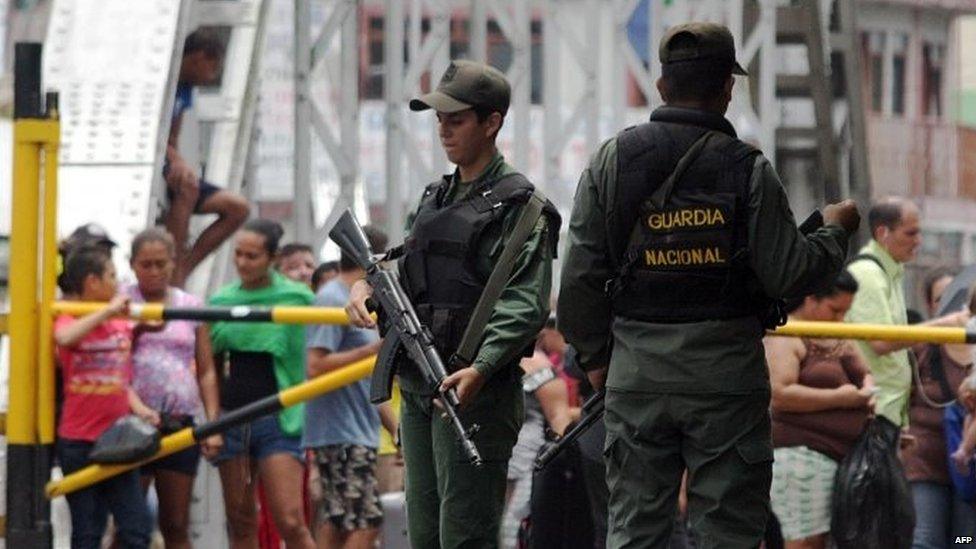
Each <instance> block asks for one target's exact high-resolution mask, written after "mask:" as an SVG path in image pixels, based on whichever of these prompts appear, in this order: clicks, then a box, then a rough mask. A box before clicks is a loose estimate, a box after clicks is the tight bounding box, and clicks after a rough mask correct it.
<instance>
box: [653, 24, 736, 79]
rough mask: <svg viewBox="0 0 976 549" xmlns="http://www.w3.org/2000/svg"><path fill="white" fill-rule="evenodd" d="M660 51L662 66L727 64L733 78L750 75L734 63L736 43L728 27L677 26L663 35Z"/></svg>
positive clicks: (714, 25)
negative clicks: (703, 62)
mask: <svg viewBox="0 0 976 549" xmlns="http://www.w3.org/2000/svg"><path fill="white" fill-rule="evenodd" d="M675 39H679V40H675ZM660 50H661V51H660V55H661V64H662V65H667V64H670V63H681V62H683V61H728V63H729V65H731V66H732V74H740V75H743V76H745V75H747V74H748V73H747V72H746V70H745V69H743V68H742V65H740V64H739V62H738V61H736V60H735V40H733V39H732V33H731V32H729V29H728V28H727V27H726V26H725V25H717V24H715V23H684V24H682V25H675V26H673V27H671V28H669V29H668V30H667V31H666V32H665V33H664V38H662V39H661V48H660Z"/></svg>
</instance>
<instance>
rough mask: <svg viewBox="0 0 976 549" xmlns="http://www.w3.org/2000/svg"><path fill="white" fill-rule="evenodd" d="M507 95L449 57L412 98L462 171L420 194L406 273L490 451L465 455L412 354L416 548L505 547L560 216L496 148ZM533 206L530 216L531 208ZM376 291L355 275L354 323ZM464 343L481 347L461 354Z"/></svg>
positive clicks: (468, 415) (471, 66) (409, 459)
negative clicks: (515, 458)
mask: <svg viewBox="0 0 976 549" xmlns="http://www.w3.org/2000/svg"><path fill="white" fill-rule="evenodd" d="M510 96H511V91H510V87H509V84H508V82H507V81H506V80H505V77H504V75H503V74H502V73H501V72H499V71H498V70H496V69H494V68H492V67H489V66H487V65H483V64H481V63H474V62H471V61H453V62H452V63H451V65H450V66H449V67H448V69H447V71H446V72H445V74H444V76H443V78H442V79H441V81H440V83H439V84H438V86H437V89H436V90H435V91H433V92H431V93H428V94H426V95H424V96H422V97H420V98H418V99H414V100H412V101H411V102H410V108H411V109H412V110H415V111H422V110H426V109H433V110H434V111H436V113H437V123H438V130H439V136H440V140H441V145H442V146H443V147H444V151H445V152H446V153H447V157H448V159H449V160H450V161H451V162H453V163H454V164H456V165H457V169H456V170H455V171H454V173H453V174H451V175H447V176H444V177H443V179H441V180H440V181H437V182H435V183H432V184H431V185H429V186H428V187H427V188H426V189H425V191H424V193H423V195H422V196H421V199H420V206H419V208H418V209H417V211H416V213H415V215H414V216H413V218H412V220H411V222H410V228H409V236H408V238H407V239H406V242H405V243H404V246H403V257H402V258H401V259H400V263H399V270H400V276H401V280H402V283H403V286H404V288H405V290H406V291H407V293H408V294H409V295H410V298H411V301H412V302H413V304H414V307H415V308H416V310H417V315H418V316H419V317H420V319H421V321H422V322H423V323H424V324H425V325H426V326H427V327H428V328H430V330H431V332H432V334H433V337H434V342H435V345H436V346H437V348H438V350H439V351H440V354H441V356H442V357H443V358H444V359H445V361H447V362H449V364H448V369H449V370H451V371H452V372H453V373H451V375H449V376H448V377H447V378H446V380H445V381H444V383H443V388H445V389H446V388H451V387H453V388H455V389H456V390H457V392H458V396H459V398H460V401H461V406H462V412H461V414H460V415H461V420H462V422H464V424H465V425H472V424H477V425H478V426H479V427H480V430H479V431H478V432H477V433H476V434H475V436H474V437H473V441H474V443H475V445H476V446H477V447H478V450H479V451H480V452H481V455H482V457H483V459H484V465H482V466H481V467H480V468H476V467H474V466H473V465H471V464H469V463H468V462H467V461H466V460H465V458H464V456H463V455H462V453H461V450H460V449H459V446H458V443H457V442H456V440H455V436H454V433H453V432H452V431H451V428H450V426H449V425H448V424H447V423H445V422H444V421H443V420H442V419H441V417H440V415H441V414H440V413H439V412H438V410H437V408H436V406H435V405H434V404H433V403H432V396H433V392H432V390H431V388H430V387H429V385H428V384H427V383H426V382H425V381H424V379H423V376H422V375H421V373H420V372H419V371H418V369H417V367H416V366H415V365H413V364H412V363H409V362H408V361H406V360H404V361H403V362H402V363H401V364H399V368H398V371H399V376H400V378H399V379H400V388H401V391H402V395H403V400H402V407H401V416H400V436H401V441H402V444H403V456H404V460H405V462H406V479H405V480H406V497H407V520H408V525H407V529H408V537H409V538H410V544H411V546H412V547H418V548H419V547H424V548H436V547H443V548H452V547H495V546H497V543H498V535H499V526H500V522H501V516H502V510H503V506H504V497H505V484H506V474H507V465H508V459H509V457H510V456H511V453H512V447H513V446H514V445H515V441H516V439H517V437H518V432H519V429H520V428H521V424H522V415H523V402H522V398H523V397H522V383H521V373H522V371H521V369H520V368H519V366H518V363H519V360H520V359H521V358H522V357H523V356H528V355H530V354H531V353H532V345H533V342H534V338H535V336H536V335H537V334H538V333H539V330H540V329H541V328H542V326H543V324H544V323H545V321H546V319H547V318H548V315H549V295H550V289H551V284H552V259H553V257H554V256H555V250H556V242H557V238H558V235H559V223H560V220H559V214H558V213H557V212H556V210H555V208H554V207H553V206H552V204H550V203H549V202H548V201H546V200H545V199H544V198H542V197H541V195H540V194H539V193H538V192H536V191H535V189H534V187H533V186H532V184H531V183H530V182H529V181H528V180H527V179H526V178H525V176H523V175H522V174H520V173H518V172H516V171H515V170H514V169H513V168H512V167H511V166H509V165H508V164H507V163H506V162H505V160H504V159H503V158H502V156H501V154H499V152H498V150H497V149H496V148H495V138H496V136H497V135H498V131H499V130H500V129H501V126H502V123H503V121H504V117H505V113H506V111H507V110H508V105H509V98H510ZM525 211H529V212H534V215H532V214H525V217H524V218H523V213H524V212H525ZM520 227H522V229H520ZM519 232H521V233H522V234H523V235H527V236H525V237H524V238H522V239H521V240H522V241H521V243H519V242H517V241H516V242H514V243H513V244H512V246H513V251H514V252H515V255H514V256H513V258H512V260H511V261H507V262H506V261H504V260H500V258H501V257H502V252H503V250H505V248H506V246H508V245H509V242H510V241H514V240H515V238H514V237H513V236H512V235H513V233H519ZM502 263H507V267H508V268H509V269H510V272H509V274H508V275H506V276H503V277H501V278H498V279H499V280H501V281H502V283H501V284H499V285H498V288H497V290H500V293H499V295H498V297H497V299H496V300H488V301H491V302H490V303H485V304H483V305H480V306H479V305H478V304H479V299H480V298H481V296H482V293H487V294H491V292H490V291H488V292H486V286H487V285H488V284H489V283H488V280H489V277H491V275H492V272H493V270H494V269H495V268H496V266H497V265H499V264H502ZM371 291H372V289H371V288H370V287H369V285H368V284H366V283H365V282H362V283H357V284H356V285H355V286H353V288H352V290H351V295H350V301H349V305H348V306H347V307H346V310H347V312H348V313H349V316H350V319H351V321H352V322H353V323H354V324H357V325H361V326H370V325H372V321H371V320H370V317H369V313H368V312H367V310H366V307H365V301H366V298H367V297H368V296H369V295H370V293H371ZM479 308H481V309H482V310H484V311H487V314H489V316H488V317H487V323H486V324H485V325H484V327H483V328H481V329H473V330H471V331H472V333H474V334H475V335H474V338H473V339H471V340H470V341H463V340H465V339H467V338H464V334H465V331H466V328H468V323H469V320H470V319H471V318H472V317H473V316H478V315H476V314H475V313H476V309H479ZM472 342H473V343H475V345H469V343H472ZM468 347H471V348H473V349H475V351H474V352H471V351H467V350H465V349H466V348H468ZM466 352H469V353H470V355H471V356H462V355H463V354H464V353H466Z"/></svg>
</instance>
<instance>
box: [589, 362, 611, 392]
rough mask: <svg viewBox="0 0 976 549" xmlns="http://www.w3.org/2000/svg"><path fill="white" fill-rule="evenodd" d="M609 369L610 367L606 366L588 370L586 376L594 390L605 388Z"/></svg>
mask: <svg viewBox="0 0 976 549" xmlns="http://www.w3.org/2000/svg"><path fill="white" fill-rule="evenodd" d="M607 370H608V367H607V366H604V367H603V368H599V369H596V370H588V371H587V372H586V378H587V380H589V382H590V385H591V386H592V387H593V390H594V391H599V390H601V389H603V386H604V385H606V383H607Z"/></svg>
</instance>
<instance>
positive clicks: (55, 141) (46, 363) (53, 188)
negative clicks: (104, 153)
mask: <svg viewBox="0 0 976 549" xmlns="http://www.w3.org/2000/svg"><path fill="white" fill-rule="evenodd" d="M49 103H50V101H49ZM49 112H50V104H49ZM52 114H53V116H52V117H51V118H49V119H48V120H46V121H44V124H46V125H48V131H49V133H50V134H49V135H48V136H47V137H48V140H46V141H45V142H44V145H43V150H44V209H43V216H42V219H43V230H42V237H41V243H42V244H41V251H42V254H43V255H42V258H41V305H40V314H39V315H37V323H38V344H37V345H38V347H37V352H38V355H37V432H38V441H39V442H40V443H41V444H45V445H52V444H54V424H55V420H54V410H55V398H56V397H55V392H56V391H55V374H54V367H55V366H54V333H53V331H54V326H53V323H52V321H53V319H52V314H51V308H52V306H53V304H54V297H55V293H54V288H55V285H56V284H57V276H58V271H57V269H58V241H57V238H58V234H57V231H58V148H59V136H60V134H61V130H60V122H59V121H58V119H57V112H56V111H53V112H52Z"/></svg>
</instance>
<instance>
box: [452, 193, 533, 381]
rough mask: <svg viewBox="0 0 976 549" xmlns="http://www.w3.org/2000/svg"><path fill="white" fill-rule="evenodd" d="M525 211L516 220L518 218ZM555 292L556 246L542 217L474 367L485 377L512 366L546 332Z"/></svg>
mask: <svg viewBox="0 0 976 549" xmlns="http://www.w3.org/2000/svg"><path fill="white" fill-rule="evenodd" d="M520 214H521V210H518V213H517V214H516V213H515V212H513V214H512V217H513V218H514V219H518V215H520ZM551 290H552V246H550V244H549V228H548V222H547V220H546V217H545V216H542V217H540V218H539V221H538V222H537V223H536V226H535V228H534V230H533V231H532V233H531V234H530V235H529V238H528V239H527V240H526V241H525V243H524V244H523V245H522V250H521V251H520V252H519V253H518V255H517V256H516V258H515V267H514V268H513V269H512V274H511V275H510V277H509V281H508V284H507V285H506V286H505V289H503V290H502V293H501V295H499V296H498V302H497V304H496V305H495V309H494V311H493V312H492V314H491V316H490V317H489V318H488V324H487V325H486V326H485V339H484V341H483V342H482V344H481V348H480V349H479V350H478V355H477V357H476V358H475V360H474V363H473V364H472V365H473V366H474V368H475V369H476V370H478V372H480V373H481V374H482V375H484V376H485V377H491V375H493V374H494V373H495V372H497V371H498V370H499V369H500V368H502V367H503V366H505V365H508V364H511V363H512V361H514V360H515V359H516V358H517V357H518V355H519V353H521V352H522V350H523V349H525V347H526V346H528V345H529V344H530V343H531V342H532V340H533V339H534V338H535V337H536V335H537V334H538V333H539V330H541V329H542V326H543V325H544V324H545V321H546V318H547V317H548V315H549V295H550V292H551Z"/></svg>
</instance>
